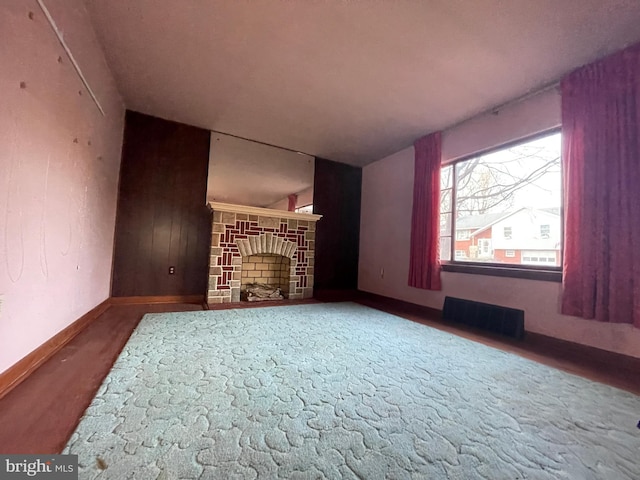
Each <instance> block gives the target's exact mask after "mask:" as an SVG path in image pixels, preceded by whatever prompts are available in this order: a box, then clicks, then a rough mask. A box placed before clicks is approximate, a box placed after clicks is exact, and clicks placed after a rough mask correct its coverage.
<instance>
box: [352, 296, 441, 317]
mask: <svg viewBox="0 0 640 480" xmlns="http://www.w3.org/2000/svg"><path fill="white" fill-rule="evenodd" d="M357 301H361V302H362V303H363V304H365V305H366V304H367V301H370V302H373V303H376V304H382V305H384V306H385V307H388V308H393V309H397V310H401V311H403V312H406V313H411V314H414V315H422V316H425V317H428V318H429V319H433V320H440V319H442V310H440V309H438V308H433V307H425V306H424V305H418V304H417V303H411V302H406V301H404V300H398V299H397V298H391V297H385V296H384V295H379V294H377V293H371V292H365V291H364V290H358V297H357Z"/></svg>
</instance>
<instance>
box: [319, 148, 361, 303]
mask: <svg viewBox="0 0 640 480" xmlns="http://www.w3.org/2000/svg"><path fill="white" fill-rule="evenodd" d="M361 187H362V169H361V168H358V167H352V166H350V165H345V164H342V163H337V162H332V161H330V160H324V159H322V158H316V163H315V179H314V185H313V212H314V213H317V214H320V215H323V217H322V219H321V220H320V221H319V222H318V224H317V226H316V260H315V278H314V288H315V289H316V291H318V290H347V289H356V288H357V287H358V252H359V247H360V245H359V244H360V191H361Z"/></svg>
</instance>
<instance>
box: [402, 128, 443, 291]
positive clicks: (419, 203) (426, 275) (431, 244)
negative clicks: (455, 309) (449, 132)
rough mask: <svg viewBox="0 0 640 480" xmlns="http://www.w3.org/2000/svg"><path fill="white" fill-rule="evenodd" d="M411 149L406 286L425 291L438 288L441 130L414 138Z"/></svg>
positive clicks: (439, 286)
mask: <svg viewBox="0 0 640 480" xmlns="http://www.w3.org/2000/svg"><path fill="white" fill-rule="evenodd" d="M414 149H415V166H414V179H413V209H412V212H411V248H410V251H409V262H410V263H409V286H410V287H416V288H423V289H427V290H441V289H442V285H441V282H440V259H439V248H438V247H439V235H440V161H441V153H442V135H441V132H435V133H432V134H430V135H427V136H425V137H422V138H420V139H418V140H416V142H415V143H414Z"/></svg>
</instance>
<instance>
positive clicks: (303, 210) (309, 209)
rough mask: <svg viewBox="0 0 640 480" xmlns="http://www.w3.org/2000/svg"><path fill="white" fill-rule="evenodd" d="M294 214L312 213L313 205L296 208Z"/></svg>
mask: <svg viewBox="0 0 640 480" xmlns="http://www.w3.org/2000/svg"><path fill="white" fill-rule="evenodd" d="M296 213H313V204H310V205H305V206H304V207H298V208H296Z"/></svg>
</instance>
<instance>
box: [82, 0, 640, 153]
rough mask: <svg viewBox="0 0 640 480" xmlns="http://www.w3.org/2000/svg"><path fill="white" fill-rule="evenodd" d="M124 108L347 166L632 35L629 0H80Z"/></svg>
mask: <svg viewBox="0 0 640 480" xmlns="http://www.w3.org/2000/svg"><path fill="white" fill-rule="evenodd" d="M87 6H88V9H89V11H90V13H91V15H92V18H93V21H94V24H95V27H96V30H97V32H98V35H99V37H100V39H101V41H102V43H103V45H104V49H105V52H106V56H107V60H108V62H109V64H110V66H111V69H112V71H113V73H114V75H115V77H116V80H117V82H118V86H119V88H120V91H121V93H122V94H123V96H124V98H125V102H126V104H127V107H128V108H130V109H132V110H137V111H140V112H144V113H148V114H152V115H156V116H159V117H162V118H166V119H170V120H175V121H179V122H184V123H188V124H191V125H196V126H200V127H203V128H208V129H212V130H217V131H222V132H226V133H230V134H233V135H238V136H241V137H245V138H250V139H255V140H259V141H262V142H267V143H270V144H274V145H279V146H283V147H287V148H291V149H294V150H298V151H302V152H305V153H308V154H311V155H317V156H321V157H324V158H329V159H332V160H337V161H341V162H345V163H351V164H354V165H365V164H367V163H370V162H372V161H375V160H378V159H380V158H382V157H384V156H386V155H388V154H390V153H393V152H395V151H397V150H399V149H401V148H404V147H406V146H408V145H410V144H411V143H412V142H413V140H414V139H415V138H417V137H419V136H421V135H424V134H425V133H428V132H430V131H433V130H437V129H442V128H446V127H448V126H451V125H453V124H456V123H458V122H460V121H462V120H464V119H466V118H469V117H471V116H473V115H474V114H477V113H479V112H482V111H485V110H488V109H491V108H492V107H495V106H497V105H500V104H502V103H504V102H506V101H508V100H510V99H513V98H515V97H518V96H521V95H524V94H526V93H528V92H531V91H533V90H536V89H538V88H540V87H541V86H543V85H545V84H548V83H549V82H552V81H555V80H556V79H558V78H559V77H560V76H562V75H563V74H564V73H566V72H568V71H570V70H571V69H573V68H575V67H577V66H580V65H582V64H585V63H588V62H589V61H592V60H594V59H596V58H598V57H601V56H603V55H605V54H607V53H610V52H613V51H615V50H617V49H619V48H621V47H624V46H625V45H627V44H629V43H633V42H635V41H638V40H640V28H638V25H640V1H638V0H562V1H558V0H415V1H412V0H351V1H346V0H323V1H320V0H317V1H312V0H208V1H203V0H179V1H178V0H108V1H107V0H87Z"/></svg>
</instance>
